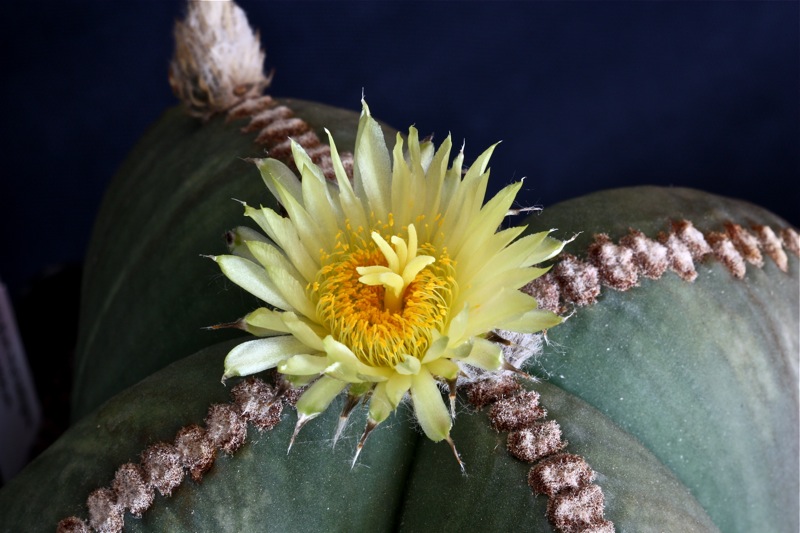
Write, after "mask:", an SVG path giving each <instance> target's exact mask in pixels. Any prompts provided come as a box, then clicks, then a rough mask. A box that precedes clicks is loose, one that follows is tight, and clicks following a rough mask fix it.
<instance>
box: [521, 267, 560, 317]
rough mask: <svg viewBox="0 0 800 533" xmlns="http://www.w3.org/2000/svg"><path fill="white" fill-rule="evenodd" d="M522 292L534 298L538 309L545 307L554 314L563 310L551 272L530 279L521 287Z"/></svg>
mask: <svg viewBox="0 0 800 533" xmlns="http://www.w3.org/2000/svg"><path fill="white" fill-rule="evenodd" d="M522 292H524V293H526V294H530V295H531V296H533V297H534V298H536V304H537V305H538V306H539V309H546V310H547V311H552V312H553V313H556V314H561V313H563V312H564V309H563V308H562V307H561V304H560V302H559V297H560V292H559V290H558V282H557V280H556V277H555V275H553V273H552V272H548V273H547V274H545V275H544V276H540V277H538V278H536V279H535V280H533V281H531V282H530V283H528V284H527V285H525V286H524V287H523V288H522Z"/></svg>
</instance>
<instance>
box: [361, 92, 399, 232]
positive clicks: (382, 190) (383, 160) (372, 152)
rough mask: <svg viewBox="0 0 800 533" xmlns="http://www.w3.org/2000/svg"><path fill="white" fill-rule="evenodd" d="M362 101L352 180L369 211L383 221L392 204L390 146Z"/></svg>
mask: <svg viewBox="0 0 800 533" xmlns="http://www.w3.org/2000/svg"><path fill="white" fill-rule="evenodd" d="M362 104H363V110H362V111H361V120H360V121H359V123H358V133H357V134H356V150H355V154H354V159H355V165H354V167H355V168H354V169H353V183H354V185H355V192H356V194H357V195H358V196H359V197H362V198H365V199H366V200H368V201H369V206H370V211H372V212H374V213H375V216H376V217H378V219H379V220H383V221H386V220H387V217H388V214H389V209H390V207H391V203H390V185H389V184H390V182H391V176H392V169H391V166H390V164H389V150H388V148H387V147H386V140H385V139H384V138H383V130H381V127H380V124H378V122H377V121H376V120H375V119H374V118H372V115H370V113H369V107H367V103H366V102H363V101H362ZM362 195H363V196H362Z"/></svg>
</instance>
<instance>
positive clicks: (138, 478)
mask: <svg viewBox="0 0 800 533" xmlns="http://www.w3.org/2000/svg"><path fill="white" fill-rule="evenodd" d="M111 488H112V489H113V490H114V492H116V494H117V503H119V504H120V505H122V506H123V508H124V509H125V510H127V511H129V512H130V513H131V515H133V516H134V517H135V518H141V517H142V513H144V512H145V511H147V510H148V509H149V508H150V506H151V505H153V500H154V499H155V491H154V490H153V486H152V485H150V484H149V483H147V482H146V481H145V475H144V472H143V471H142V468H141V467H140V466H139V465H135V464H133V463H126V464H124V465H122V466H121V467H119V468H118V469H117V472H116V474H115V475H114V481H112V482H111Z"/></svg>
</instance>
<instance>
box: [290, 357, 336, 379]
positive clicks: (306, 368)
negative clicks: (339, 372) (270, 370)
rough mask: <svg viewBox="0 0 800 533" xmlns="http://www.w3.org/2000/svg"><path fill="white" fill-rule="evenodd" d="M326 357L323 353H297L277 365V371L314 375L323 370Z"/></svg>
mask: <svg viewBox="0 0 800 533" xmlns="http://www.w3.org/2000/svg"><path fill="white" fill-rule="evenodd" d="M327 366H328V358H327V357H325V356H324V355H309V354H305V353H299V354H297V355H293V356H292V357H290V358H289V359H287V360H285V361H283V362H282V363H280V364H279V365H278V372H280V373H281V374H289V375H292V376H316V375H319V374H321V373H323V372H324V371H325V368H327Z"/></svg>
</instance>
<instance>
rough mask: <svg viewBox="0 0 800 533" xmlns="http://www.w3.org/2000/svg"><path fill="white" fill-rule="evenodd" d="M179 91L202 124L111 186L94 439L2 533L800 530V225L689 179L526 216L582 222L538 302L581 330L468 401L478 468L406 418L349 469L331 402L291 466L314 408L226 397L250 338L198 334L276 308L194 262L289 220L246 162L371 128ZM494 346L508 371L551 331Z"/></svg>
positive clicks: (49, 464)
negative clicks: (232, 359)
mask: <svg viewBox="0 0 800 533" xmlns="http://www.w3.org/2000/svg"><path fill="white" fill-rule="evenodd" d="M251 44H252V43H251ZM248 46H251V45H248ZM251 49H252V48H251ZM251 55H254V56H258V53H256V52H253V53H252V54H251ZM186 65H189V67H191V62H188V63H184V66H186ZM187 68H188V67H187ZM238 72H243V73H246V74H247V75H250V74H252V72H254V71H253V69H248V68H241V69H240V70H239V71H238ZM258 72H260V71H258ZM179 78H180V69H178V70H176V71H174V73H173V79H172V82H173V86H176V87H177V88H176V91H177V92H179V93H181V92H183V93H186V94H191V95H192V98H190V103H191V105H190V109H191V111H192V112H193V114H195V115H198V116H202V117H203V118H204V119H206V121H205V122H204V123H202V124H201V123H199V122H198V121H196V120H194V119H191V118H188V117H186V116H184V114H183V113H182V112H181V111H180V110H170V111H168V112H167V113H166V114H165V115H164V116H163V117H162V119H161V120H160V121H159V122H158V123H157V124H156V125H155V126H154V127H153V128H152V129H151V130H150V132H149V133H148V134H147V135H146V136H145V137H144V138H143V139H142V141H141V142H140V143H139V145H138V146H137V147H136V148H135V149H134V150H133V152H132V153H131V155H130V157H129V158H128V160H127V161H126V163H125V164H124V165H123V167H122V169H121V170H120V172H119V174H118V175H117V177H116V178H115V180H114V182H113V183H112V185H111V188H110V189H109V191H108V193H107V195H106V198H105V200H104V203H103V207H102V209H101V212H100V214H99V216H98V221H97V225H96V229H95V234H94V236H93V239H92V244H91V247H90V251H89V254H88V256H87V266H86V278H85V283H84V293H83V302H82V306H83V307H82V320H81V331H80V340H79V350H78V368H77V374H76V379H75V395H74V401H73V416H74V418H75V420H76V423H75V424H74V425H73V427H72V428H71V429H70V430H69V431H68V432H67V433H66V434H65V435H64V436H63V437H62V438H61V439H60V440H59V441H58V442H57V443H56V444H54V445H53V446H52V447H51V448H50V449H49V450H48V451H46V452H45V453H44V454H43V455H42V456H41V457H40V458H38V459H37V460H36V461H34V462H33V463H32V464H31V465H30V466H29V467H28V468H27V469H26V470H25V471H24V472H23V473H22V474H21V475H20V476H18V477H17V478H15V479H14V480H12V481H11V482H10V483H9V484H8V485H7V486H6V487H4V488H3V489H2V491H0V517H2V518H0V530H2V531H40V530H41V531H48V530H49V531H52V530H53V529H54V528H55V527H56V524H57V523H59V520H61V519H64V518H66V517H69V516H70V515H75V516H76V517H77V518H74V519H72V520H70V521H64V522H62V523H61V526H60V527H61V530H62V531H88V530H89V527H90V526H91V527H92V528H94V529H95V530H99V531H118V530H119V529H120V528H121V527H122V525H123V523H124V526H125V529H126V530H132V531H139V530H141V531H262V530H265V531H308V530H347V531H386V530H402V531H420V530H430V529H445V528H447V529H455V530H465V531H469V530H477V529H480V530H517V529H520V528H522V529H525V530H531V531H552V530H554V529H555V530H560V531H579V530H586V531H610V530H613V529H614V528H615V527H616V528H617V529H618V530H620V531H716V530H722V531H787V532H788V531H796V530H797V529H798V504H797V495H798V444H797V443H798V427H799V424H798V413H797V403H798V361H797V353H798V349H800V348H799V346H798V345H799V344H800V342H799V341H798V331H797V324H798V321H800V316H799V315H800V310H798V306H799V304H798V293H799V292H800V288H799V287H798V283H799V280H798V257H797V255H798V249H797V244H798V237H797V233H796V232H794V230H791V229H789V228H787V227H786V223H785V222H784V221H782V220H780V219H779V218H778V217H776V216H774V215H772V214H770V213H768V212H766V211H764V210H763V209H760V208H758V207H756V206H752V205H750V204H746V203H744V202H739V201H736V200H731V199H727V198H722V197H718V196H714V195H709V194H706V193H703V192H700V191H694V190H688V189H661V188H651V187H642V188H633V189H621V190H615V191H605V192H600V193H596V194H593V195H589V196H586V197H583V198H578V199H575V200H572V201H568V202H565V203H563V204H560V205H557V206H553V207H551V208H548V209H547V210H546V211H545V213H544V214H543V215H541V216H538V215H537V216H534V217H531V218H529V219H528V220H527V222H528V224H529V225H530V227H529V228H528V230H527V231H528V232H535V231H547V230H550V229H551V228H558V229H559V231H560V232H561V233H560V235H561V236H562V237H563V238H565V239H569V238H571V237H572V236H573V235H574V234H575V233H577V232H582V233H581V234H580V235H578V236H577V237H576V238H575V239H574V240H573V241H572V242H571V243H570V244H569V245H568V247H567V252H569V255H567V256H566V257H564V258H563V259H561V260H560V262H558V263H557V264H556V265H555V266H554V268H553V269H552V271H551V273H550V274H548V275H547V276H545V277H543V278H540V279H538V280H536V281H535V282H533V283H531V284H530V285H529V286H527V287H525V288H524V289H523V290H524V291H526V292H529V293H530V294H533V295H535V296H536V298H537V299H538V300H539V302H540V305H541V306H543V307H547V308H550V309H552V310H554V311H557V312H559V313H562V314H565V315H568V319H567V320H566V321H565V322H564V323H563V324H561V325H558V326H557V327H554V328H552V329H551V330H549V331H548V333H547V336H546V341H547V342H545V344H544V348H543V349H542V350H538V351H537V352H539V353H538V355H536V356H535V357H532V358H529V359H527V362H526V363H525V366H524V368H523V369H524V370H525V371H526V372H528V373H529V374H531V375H533V376H539V377H540V378H541V382H538V383H537V382H533V381H532V380H530V379H527V378H524V377H518V378H509V377H508V376H505V377H504V378H501V379H499V380H495V381H491V382H478V383H473V384H471V385H470V386H469V387H467V388H466V389H465V390H464V391H463V392H462V394H461V396H460V397H459V400H458V406H459V407H458V415H457V421H458V422H457V423H456V424H455V426H454V428H453V438H454V439H455V440H456V441H457V442H458V444H459V452H460V454H461V457H462V458H463V460H464V462H465V463H466V471H467V475H466V476H465V475H462V473H461V471H460V469H459V468H458V466H457V465H456V464H455V463H454V461H453V457H452V455H451V453H450V450H449V449H447V447H446V446H441V445H436V444H434V443H432V442H430V441H429V440H427V439H426V438H424V437H422V436H421V435H420V433H419V432H418V431H417V430H416V428H415V427H414V425H413V423H412V422H410V420H411V418H412V414H411V412H410V410H404V408H403V407H401V410H400V411H398V412H396V413H395V414H394V415H393V416H392V417H390V418H389V419H388V420H387V422H385V423H384V424H383V425H382V426H381V427H380V428H379V429H378V430H376V431H375V432H374V433H373V435H372V436H371V437H370V444H369V446H368V447H366V448H365V450H364V452H363V453H362V455H361V457H360V460H359V462H358V463H356V465H355V466H354V467H352V468H351V459H352V453H353V448H354V447H355V443H356V442H357V441H358V435H359V433H360V427H349V426H348V427H347V428H346V429H345V430H344V433H343V435H342V437H341V438H340V439H339V443H338V444H337V445H336V446H335V447H332V439H331V437H332V435H333V430H334V428H335V427H336V425H337V421H338V416H337V414H336V412H335V410H328V411H326V412H324V413H323V414H321V415H320V416H319V417H318V418H316V419H315V420H313V421H311V422H310V423H308V424H307V425H306V427H305V428H304V430H303V432H302V433H301V434H300V436H299V437H298V438H297V441H296V442H295V444H294V447H293V448H292V450H291V453H290V454H288V455H287V454H286V452H285V450H286V447H287V446H288V444H289V442H290V439H291V437H292V434H293V428H294V425H295V420H296V415H295V414H294V413H293V412H292V411H293V409H292V408H291V407H292V403H293V400H296V395H293V394H285V395H284V396H279V395H278V393H279V392H281V391H282V392H286V391H285V390H283V389H282V385H281V382H280V381H279V380H278V381H276V378H275V376H262V377H264V379H266V380H267V381H271V382H272V383H273V386H271V385H268V384H266V383H265V382H264V381H260V380H248V379H232V380H230V382H229V384H228V387H227V388H226V387H225V386H223V385H221V384H220V383H219V376H220V375H221V371H222V361H223V359H224V357H225V354H226V353H227V352H228V351H229V350H230V348H231V347H232V346H234V345H236V344H237V343H239V342H240V340H241V339H238V338H236V339H234V338H233V337H234V336H235V332H234V333H233V334H232V333H231V332H230V331H226V330H213V331H202V330H201V328H202V327H204V326H209V325H211V324H215V323H218V322H220V321H221V320H226V319H234V318H238V317H240V316H243V315H244V314H245V313H247V312H248V311H250V310H251V309H252V308H254V307H256V306H257V304H256V303H255V302H254V301H252V300H251V299H250V298H249V297H246V296H243V293H242V292H241V291H239V290H238V289H236V288H232V287H230V286H228V285H227V284H226V282H225V281H224V280H223V279H222V278H220V277H219V275H218V274H217V271H216V270H215V268H214V265H213V264H210V262H208V261H204V260H203V259H202V258H200V257H198V256H199V255H201V254H207V253H215V252H220V251H222V249H223V247H224V245H223V242H222V238H221V237H222V235H223V234H224V232H225V231H227V230H229V229H230V228H233V227H236V226H238V225H239V224H240V223H241V220H240V219H241V208H240V206H238V205H237V204H236V203H235V202H231V201H229V199H230V198H240V199H242V200H247V201H248V202H250V203H258V202H261V203H263V204H264V205H273V206H275V203H274V200H273V199H272V198H271V197H270V196H269V195H268V194H267V193H266V190H265V189H264V188H263V185H262V184H261V183H260V180H258V178H257V177H255V179H254V174H253V169H252V166H251V165H250V164H249V163H247V162H246V161H243V160H244V159H246V158H250V157H257V156H261V155H263V149H264V146H266V147H267V148H268V149H269V150H270V153H271V154H272V155H273V156H275V157H284V158H286V161H287V162H290V161H289V159H288V154H289V152H288V150H287V149H286V146H287V143H286V136H287V135H291V136H293V137H295V138H297V139H300V140H301V141H302V143H304V146H305V147H306V150H307V151H308V152H309V154H310V155H312V154H313V155H312V157H313V158H314V159H315V162H317V163H318V164H319V165H320V166H321V168H322V169H323V170H326V169H327V168H328V167H327V166H326V162H328V163H329V162H330V159H329V155H328V154H329V152H327V148H326V147H325V146H324V145H323V144H321V143H319V137H320V136H321V135H322V131H321V128H322V127H323V126H324V127H327V128H329V129H330V130H332V131H333V135H334V137H335V138H336V139H337V142H338V146H339V149H340V150H342V149H345V150H348V149H349V150H352V148H353V142H354V134H355V132H356V124H357V121H358V117H357V115H356V114H355V113H352V112H347V111H343V110H338V109H333V108H330V107H327V106H324V105H320V104H314V103H309V102H300V101H296V100H285V101H275V100H272V99H271V98H269V97H260V96H257V93H259V91H260V88H261V87H263V85H264V84H266V83H267V82H268V80H266V79H262V78H258V77H257V76H256V79H254V80H251V81H248V80H246V79H245V80H238V81H236V80H234V81H233V82H232V83H233V84H234V85H236V87H237V88H238V87H243V88H244V89H242V90H241V91H239V90H235V91H233V94H234V95H240V96H241V98H240V99H238V100H237V99H235V98H234V99H233V100H231V99H230V98H229V96H230V95H228V94H226V93H224V91H223V93H221V94H220V93H218V92H214V91H217V90H218V88H215V86H213V84H212V85H209V84H206V85H204V86H203V87H201V89H203V90H206V91H211V94H210V95H209V96H208V97H198V96H197V93H196V92H194V89H196V87H194V86H189V88H187V87H186V86H184V85H181V83H180V79H179ZM237 79H238V78H237ZM253 93H256V96H254V95H253ZM245 97H246V98H245ZM215 102H224V104H223V107H224V108H225V109H224V113H219V112H215V111H214V109H213V105H215ZM209 106H211V107H209ZM221 114H222V115H224V116H220V115H221ZM242 130H243V131H242ZM384 132H385V134H388V135H387V136H394V132H393V131H392V130H390V129H388V128H385V129H384ZM631 229H633V230H635V231H633V232H632V231H631ZM780 230H784V231H783V233H780ZM776 232H777V235H776ZM659 233H662V235H661V237H660V238H659V237H658V234H659ZM236 235H237V234H236V233H233V234H228V236H229V237H231V238H233V239H234V240H235V238H236ZM232 244H233V245H234V246H235V245H236V243H235V242H234V243H232ZM695 278H696V279H695ZM495 340H497V341H498V342H500V343H503V344H505V345H506V349H507V355H508V357H509V358H513V356H514V353H513V352H514V351H515V350H516V348H515V347H516V346H531V345H535V344H537V343H539V342H541V340H542V339H541V337H539V336H535V335H519V336H513V337H512V336H510V335H508V334H507V333H504V332H502V331H500V332H498V334H497V339H495ZM140 380H141V381H140ZM137 382H138V383H137ZM520 386H521V390H517V389H518V388H519V387H520ZM534 391H535V392H534ZM273 400H274V403H271V402H272V401H273ZM104 402H105V403H104ZM336 402H339V404H340V406H341V407H343V405H342V403H344V402H343V401H342V400H336ZM352 418H353V419H358V420H360V421H362V420H364V418H366V409H365V408H364V407H361V406H359V407H356V408H355V411H354V413H353V415H352ZM529 463H533V465H534V466H533V468H532V467H531V464H529ZM190 478H191V479H190ZM532 488H533V489H534V490H535V491H536V493H537V494H534V492H532ZM612 523H613V525H612Z"/></svg>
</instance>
